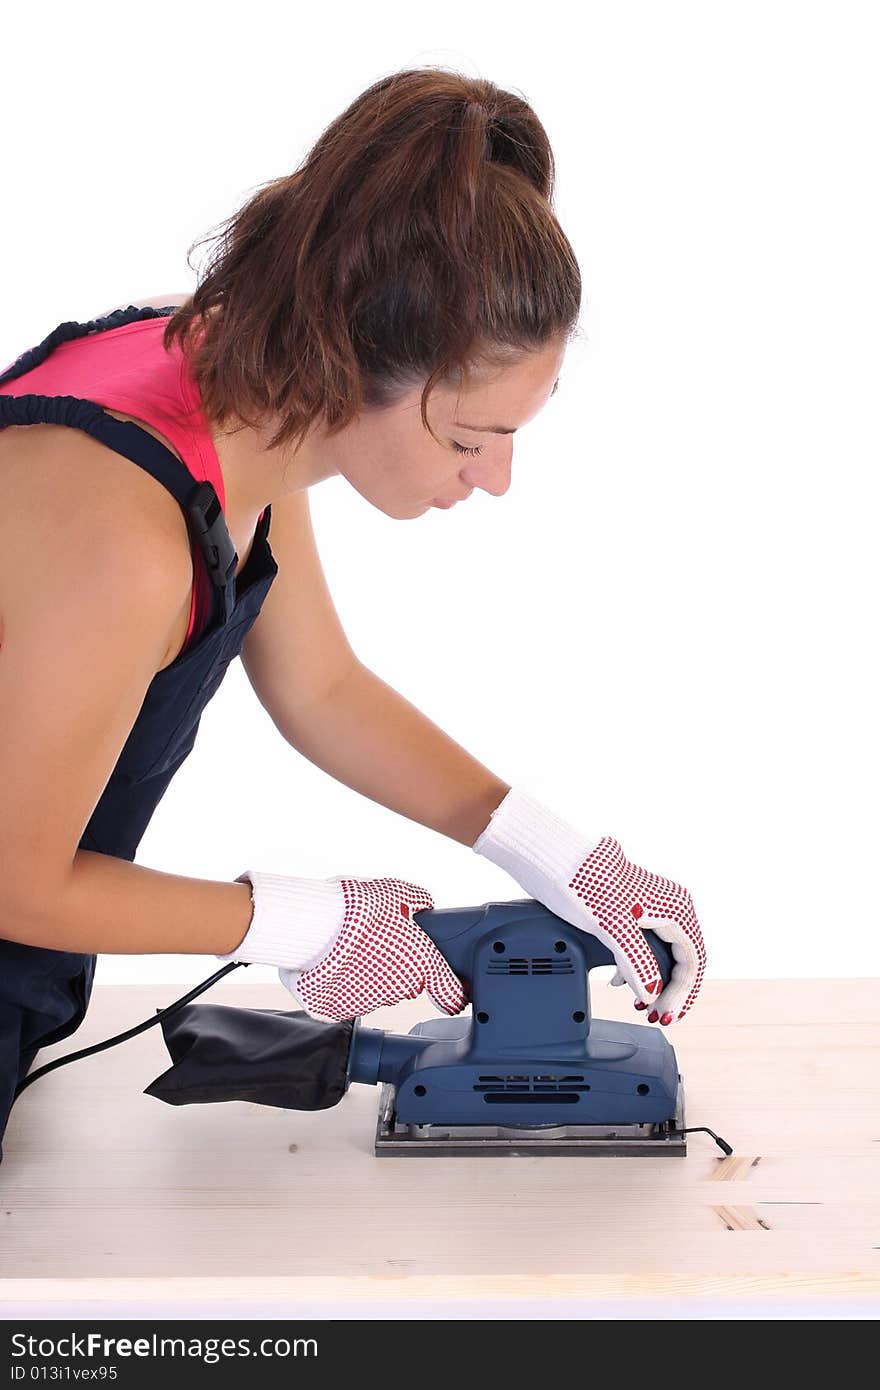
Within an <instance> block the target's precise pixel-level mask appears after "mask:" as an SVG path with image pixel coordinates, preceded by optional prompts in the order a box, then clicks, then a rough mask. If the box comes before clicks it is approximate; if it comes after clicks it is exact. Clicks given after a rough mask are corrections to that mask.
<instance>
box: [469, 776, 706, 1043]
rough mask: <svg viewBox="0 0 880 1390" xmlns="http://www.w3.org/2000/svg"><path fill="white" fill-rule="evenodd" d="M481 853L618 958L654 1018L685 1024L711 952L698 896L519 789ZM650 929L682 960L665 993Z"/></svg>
mask: <svg viewBox="0 0 880 1390" xmlns="http://www.w3.org/2000/svg"><path fill="white" fill-rule="evenodd" d="M473 849H474V850H475V852H476V853H477V854H481V855H483V857H484V858H486V859H489V860H491V861H492V863H494V864H497V865H498V866H499V867H500V868H502V869H506V870H507V872H508V873H509V874H511V875H512V877H513V878H515V879H516V881H517V883H519V884H521V885H522V887H523V888H525V889H526V891H527V892H528V893H530V894H531V896H532V897H533V898H535V899H537V901H538V902H542V903H543V904H544V906H545V907H548V908H549V909H550V911H551V912H555V913H556V915H557V917H561V918H562V919H563V921H566V922H570V923H571V925H572V926H575V927H580V928H581V930H582V931H586V932H589V933H590V934H591V935H593V936H595V937H597V938H598V939H599V940H600V941H601V942H602V943H603V945H605V946H607V947H608V949H609V950H610V951H611V952H612V954H613V956H614V959H615V961H616V963H617V973H616V975H615V977H614V979H613V980H612V981H611V983H612V984H615V985H617V984H623V983H626V984H628V985H629V986H630V987H631V989H632V990H633V993H634V994H635V995H636V1001H635V1007H636V1008H637V1009H646V1008H649V1007H650V1009H651V1012H650V1013H649V1014H648V1022H649V1023H656V1022H657V1021H658V1019H659V1021H660V1023H661V1024H663V1025H665V1026H668V1025H669V1024H671V1023H673V1022H675V1021H677V1020H678V1019H680V1018H684V1016H685V1014H686V1013H687V1011H688V1009H690V1007H691V1005H692V1004H693V1002H694V1000H695V999H696V997H697V994H698V993H699V990H700V986H701V985H702V982H703V972H704V970H705V965H706V949H705V946H704V944H703V936H702V932H701V931H700V924H699V922H698V921H697V917H696V913H695V911H694V905H693V902H692V900H691V895H690V893H688V891H687V889H685V888H682V886H681V885H680V884H678V883H674V882H673V881H672V880H671V879H668V878H661V877H660V876H659V875H658V874H653V873H649V872H648V871H647V870H646V869H642V868H640V867H639V866H638V864H633V863H632V862H631V861H630V860H629V859H627V857H626V855H625V854H624V852H623V850H622V848H621V846H620V844H619V843H618V842H617V840H615V839H614V838H613V837H612V836H610V835H605V836H603V838H602V839H600V840H587V839H586V838H585V837H584V836H583V835H581V834H580V833H579V832H578V831H576V830H574V829H573V828H572V827H571V826H570V825H566V823H565V822H564V821H562V820H560V819H559V817H558V816H555V815H553V813H552V812H551V811H548V810H547V808H546V807H544V806H542V805H541V803H540V802H538V801H536V800H535V798H534V797H532V796H530V795H529V794H528V793H527V792H525V791H523V790H521V789H520V788H518V787H512V788H511V789H510V791H509V792H508V793H507V795H506V797H505V798H504V800H503V801H502V802H501V805H500V806H499V807H498V808H497V809H496V810H495V811H494V812H493V814H492V818H491V819H490V821H489V824H488V825H487V826H486V828H485V830H484V831H483V833H482V834H481V835H480V836H479V838H478V839H477V841H476V842H475V844H474V845H473ZM646 930H650V931H652V932H655V933H656V934H657V936H659V937H660V938H661V939H662V940H663V941H667V942H668V943H669V946H670V948H671V951H672V955H673V958H674V961H675V964H674V965H673V968H672V974H671V976H670V979H669V981H668V983H667V984H666V986H665V988H664V987H663V982H662V979H661V975H660V967H659V965H658V964H657V960H656V957H655V956H654V953H653V951H652V950H651V948H650V946H649V944H648V941H647V938H646V937H645V935H644V932H645V931H646Z"/></svg>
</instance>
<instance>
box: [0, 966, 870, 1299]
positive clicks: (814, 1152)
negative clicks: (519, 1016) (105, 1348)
mask: <svg viewBox="0 0 880 1390" xmlns="http://www.w3.org/2000/svg"><path fill="white" fill-rule="evenodd" d="M206 973H207V972H206ZM237 973H241V974H243V973H244V972H236V973H235V974H233V976H232V977H231V978H230V980H229V981H224V982H223V983H222V984H221V985H219V986H216V987H215V988H213V989H212V990H210V991H209V992H208V993H207V994H205V995H204V996H203V1000H204V1002H208V1001H209V1000H211V1001H214V1002H220V1003H235V1004H241V1005H245V1006H259V1007H264V1008H287V1007H289V1006H290V998H289V995H287V994H286V992H285V991H284V990H283V989H282V987H281V986H280V985H274V984H271V983H254V984H248V983H247V982H246V981H245V980H243V979H242V980H241V981H239V980H238V979H237V978H236V974H237ZM878 985H880V982H878V981H876V980H831V981H821V980H783V981H754V980H743V981H714V982H713V981H709V982H708V983H707V984H706V985H705V987H704V992H703V996H702V998H701V1000H700V1002H699V1004H698V1006H697V1008H696V1009H695V1010H694V1012H693V1014H692V1015H691V1016H690V1017H689V1018H688V1019H687V1020H686V1021H685V1022H684V1023H682V1024H680V1025H678V1026H677V1027H673V1028H672V1029H671V1030H670V1033H669V1037H670V1040H671V1041H672V1042H673V1045H674V1046H675V1049H676V1053H677V1056H678V1061H679V1068H680V1070H681V1072H682V1074H683V1076H684V1081H685V1088H686V1097H687V1116H686V1122H687V1124H688V1125H699V1124H707V1125H709V1126H710V1127H711V1128H712V1129H714V1130H715V1131H716V1133H719V1134H721V1135H722V1136H723V1137H724V1138H725V1139H727V1140H728V1142H729V1143H731V1144H732V1145H733V1148H734V1151H735V1154H734V1157H733V1158H724V1156H723V1155H722V1154H721V1152H720V1150H719V1149H718V1148H717V1147H716V1146H715V1144H714V1142H713V1141H712V1140H711V1139H710V1138H709V1136H708V1135H704V1134H692V1135H690V1136H689V1140H688V1142H689V1153H688V1155H687V1157H686V1158H684V1159H673V1158H667V1159H642V1158H556V1157H537V1156H536V1157H526V1158H511V1157H491V1158H479V1159H470V1158H402V1159H391V1158H382V1159H377V1158H375V1157H374V1156H373V1152H372V1145H373V1137H374V1131H375V1123H376V1111H377V1104H378V1098H379V1091H378V1088H370V1087H366V1086H358V1085H355V1086H352V1087H351V1088H350V1090H349V1092H348V1094H347V1095H346V1096H345V1098H344V1099H343V1100H342V1102H341V1103H340V1104H339V1105H338V1106H336V1107H334V1108H333V1109H330V1110H325V1111H319V1112H315V1113H303V1112H299V1111H288V1110H278V1109H269V1108H266V1107H262V1106H256V1105H250V1104H246V1103H243V1102H232V1103H226V1104H219V1105H193V1106H186V1107H172V1106H166V1105H164V1104H162V1103H161V1102H159V1101H157V1100H154V1099H153V1098H152V1097H149V1096H144V1095H143V1094H142V1088H143V1087H144V1086H145V1085H147V1084H148V1083H149V1082H150V1081H151V1080H152V1079H153V1078H154V1077H155V1076H157V1075H158V1074H159V1073H160V1072H161V1071H163V1070H165V1068H166V1067H167V1066H168V1065H169V1059H168V1055H167V1052H166V1050H165V1047H164V1044H163V1041H162V1037H161V1030H160V1029H159V1028H158V1027H156V1028H153V1029H149V1030H148V1031H147V1032H146V1033H144V1034H142V1035H140V1036H139V1037H137V1038H135V1039H133V1040H132V1041H130V1042H127V1043H124V1044H122V1045H121V1046H119V1047H118V1048H114V1049H111V1050H110V1051H109V1052H105V1053H101V1054H99V1055H97V1056H95V1057H90V1058H87V1059H85V1060H84V1061H81V1062H75V1063H74V1064H73V1065H72V1066H71V1067H69V1068H67V1069H61V1070H59V1071H57V1072H54V1073H52V1074H51V1075H49V1076H47V1077H44V1078H41V1079H40V1080H39V1081H37V1082H35V1084H34V1086H33V1087H32V1088H31V1089H30V1090H28V1091H26V1092H25V1093H24V1094H23V1095H22V1097H21V1099H20V1101H19V1102H18V1104H17V1105H16V1107H15V1109H14V1111H13V1114H12V1117H11V1119H10V1123H9V1127H8V1129H7V1132H6V1139H5V1157H4V1162H3V1164H2V1165H0V1300H6V1301H7V1307H13V1306H16V1307H23V1306H24V1302H23V1301H27V1302H28V1303H29V1304H30V1305H35V1304H37V1303H39V1304H40V1305H41V1306H43V1307H45V1308H46V1314H45V1315H46V1316H51V1315H52V1313H51V1309H52V1308H53V1307H55V1308H56V1309H58V1308H60V1307H61V1305H62V1304H65V1303H69V1302H70V1301H71V1300H85V1301H92V1300H112V1299H120V1298H122V1299H125V1300H127V1301H128V1302H130V1303H131V1304H139V1303H143V1304H144V1305H146V1304H147V1303H149V1302H155V1301H156V1300H162V1303H163V1307H165V1308H168V1307H170V1306H173V1307H178V1306H179V1307H180V1309H181V1313H180V1314H179V1315H180V1316H186V1311H185V1310H186V1308H187V1307H189V1308H190V1309H195V1308H196V1306H198V1307H199V1308H200V1309H203V1308H204V1306H205V1304H206V1303H207V1304H210V1302H211V1301H212V1300H223V1299H232V1300H237V1308H239V1309H240V1308H244V1307H247V1306H249V1305H253V1306H257V1305H258V1304H265V1303H266V1302H267V1301H271V1300H275V1301H276V1303H277V1302H279V1301H280V1303H282V1304H283V1303H284V1301H286V1300H287V1301H291V1300H292V1301H293V1302H294V1303H295V1304H296V1306H297V1307H298V1308H302V1309H307V1308H308V1307H309V1306H310V1305H311V1304H312V1303H313V1302H315V1301H320V1302H322V1304H323V1305H325V1306H331V1307H332V1306H333V1304H334V1301H335V1302H337V1303H338V1305H339V1306H340V1307H342V1306H343V1305H344V1306H345V1307H346V1309H351V1308H358V1307H361V1308H363V1310H364V1311H363V1313H362V1314H361V1315H362V1316H375V1315H376V1309H378V1308H379V1307H380V1306H381V1305H382V1303H383V1302H387V1301H388V1300H389V1299H391V1300H393V1301H394V1302H395V1303H396V1304H397V1305H400V1304H401V1303H405V1304H411V1305H413V1307H414V1309H415V1307H417V1306H419V1305H420V1304H423V1303H424V1304H427V1302H429V1301H430V1300H432V1299H434V1300H436V1299H445V1300H447V1301H451V1304H452V1306H454V1305H455V1304H456V1303H459V1306H461V1307H462V1309H463V1310H464V1309H465V1307H466V1306H467V1305H468V1303H470V1304H471V1305H473V1303H474V1300H484V1301H485V1300H493V1301H496V1302H497V1301H499V1300H500V1301H501V1302H503V1301H504V1300H511V1301H519V1300H528V1301H529V1302H527V1303H523V1304H520V1305H519V1306H523V1307H528V1306H532V1307H533V1308H535V1309H536V1310H540V1309H541V1308H542V1307H543V1306H545V1305H547V1304H548V1302H552V1301H553V1300H557V1301H559V1300H568V1301H571V1300H575V1305H574V1306H577V1301H578V1300H582V1301H584V1302H583V1306H585V1307H586V1306H588V1304H589V1300H599V1299H603V1300H616V1299H624V1300H633V1299H639V1298H655V1297H665V1298H672V1297H674V1298H678V1299H681V1298H692V1299H695V1300H696V1301H698V1302H699V1300H705V1299H707V1298H712V1297H714V1298H734V1299H736V1298H742V1299H750V1300H755V1299H759V1300H767V1301H772V1300H773V1299H778V1298H781V1297H785V1298H798V1299H806V1300H809V1299H811V1298H812V1299H818V1298H826V1299H827V1298H837V1299H851V1300H853V1301H856V1300H866V1299H867V1300H874V1299H877V1298H878V1296H880V1219H878V1217H880V1181H878V1170H880V1105H878V1051H877V1044H878V1034H880V1025H878V1007H877V996H878ZM182 993H184V988H183V987H181V986H180V985H167V986H150V987H141V986H115V987H107V988H105V989H100V988H98V989H96V991H95V994H94V995H93V998H92V1004H91V1007H90V1010H89V1014H88V1017H87V1019H86V1021H85V1023H84V1024H83V1025H82V1027H81V1028H80V1029H79V1031H78V1033H76V1034H75V1035H74V1036H73V1037H72V1038H69V1039H67V1040H66V1041H65V1042H63V1043H61V1044H59V1045H58V1046H57V1047H55V1048H50V1049H47V1050H46V1051H44V1052H43V1053H41V1054H40V1056H39V1058H38V1060H37V1063H36V1065H41V1064H42V1063H43V1062H44V1061H48V1060H50V1059H51V1058H52V1057H53V1056H57V1055H60V1054H62V1053H65V1052H70V1051H74V1050H76V1049H78V1048H80V1047H84V1046H88V1045H89V1044H90V1043H92V1042H95V1041H98V1040H100V1039H102V1038H105V1037H108V1036H110V1035H111V1034H113V1033H116V1032H119V1031H122V1030H123V1029H124V1028H127V1027H130V1026H131V1025H132V1024H134V1023H137V1022H140V1020H142V1019H144V1018H146V1017H148V1016H149V1015H151V1014H152V1013H154V1012H155V1010H156V1008H160V1007H164V1006H165V1005H167V1004H169V1003H171V1002H172V1001H173V1000H174V999H175V998H176V997H178V996H179V995H180V994H182ZM631 1000H632V996H631V994H630V991H629V990H628V989H626V988H622V989H611V988H609V987H608V986H607V985H606V984H604V982H603V983H599V984H596V985H594V989H593V1010H594V1013H595V1014H596V1015H598V1016H600V1017H608V1018H620V1019H627V1020H632V1019H633V1017H634V1012H633V1010H632V1003H631ZM433 1012H434V1011H433V1006H432V1005H431V1004H430V1001H429V1000H427V997H426V996H423V997H422V999H420V1000H413V1001H408V1002H407V1003H405V1004H401V1005H397V1006H396V1007H395V1008H393V1009H383V1010H379V1011H377V1013H375V1014H374V1015H372V1016H371V1017H370V1018H369V1020H368V1022H369V1024H370V1025H371V1026H377V1027H385V1028H393V1029H394V1030H396V1031H400V1032H405V1031H407V1029H408V1028H409V1027H410V1026H411V1025H412V1024H413V1023H415V1022H416V1021H417V1020H418V1019H420V1018H425V1017H427V1016H430V1015H431V1014H432V1013H433ZM635 1017H636V1018H637V1016H635ZM291 1306H292V1304H291ZM512 1306H513V1305H512ZM877 1306H878V1308H880V1303H878V1305H877ZM411 1315H418V1314H417V1313H416V1312H415V1311H414V1312H413V1314H411ZM461 1315H462V1316H466V1315H467V1314H466V1312H464V1311H463V1312H462V1314H461ZM538 1315H543V1314H541V1313H540V1312H539V1313H538ZM347 1316H358V1314H357V1313H351V1312H348V1313H347Z"/></svg>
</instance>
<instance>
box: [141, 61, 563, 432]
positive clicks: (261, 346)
mask: <svg viewBox="0 0 880 1390" xmlns="http://www.w3.org/2000/svg"><path fill="white" fill-rule="evenodd" d="M554 179H555V169H554V163H553V154H552V151H551V149H550V144H549V141H548V139H547V134H546V132H545V130H544V127H543V126H542V125H541V122H540V121H539V120H538V118H537V116H536V115H535V113H534V111H533V110H532V109H531V107H530V106H529V105H528V104H527V103H526V102H525V101H524V100H522V99H521V98H520V97H518V96H515V95H513V94H512V93H510V92H506V91H502V90H501V89H500V88H499V87H497V86H495V84H494V83H492V82H489V81H487V80H486V79H483V78H469V77H466V76H463V75H461V74H459V73H454V72H447V71H444V70H442V69H438V68H433V67H429V68H418V69H412V70H406V71H400V72H396V73H394V74H393V75H391V76H390V77H385V78H382V79H381V80H380V81H378V82H375V83H374V84H373V85H372V86H371V87H368V88H367V90H366V91H365V92H363V93H362V94H361V95H360V96H359V97H357V98H356V100H355V101H353V102H352V104H351V105H350V106H349V107H348V108H347V110H345V111H343V113H342V114H341V115H340V116H338V117H337V118H336V120H334V121H333V122H332V123H331V124H330V125H329V126H328V127H327V129H326V130H325V131H324V133H323V134H322V135H321V136H320V138H319V139H318V141H317V142H316V143H315V145H314V146H313V148H312V149H311V151H310V152H309V154H308V155H307V157H306V159H305V160H304V161H303V163H302V164H301V166H300V167H299V168H298V169H297V170H296V171H295V172H294V173H292V174H287V175H284V176H282V177H281V178H277V179H274V180H272V181H271V182H269V183H268V184H266V185H263V186H262V187H261V188H260V190H259V191H258V192H257V193H256V195H255V196H253V197H252V198H251V199H250V200H249V201H248V202H247V203H245V205H244V206H243V207H242V208H240V209H239V211H238V212H236V213H235V214H233V216H232V217H231V218H229V219H227V220H226V222H225V223H222V224H221V227H222V228H224V229H225V230H223V231H222V233H221V235H220V239H219V244H218V246H217V247H215V250H214V253H213V254H212V256H211V258H210V263H209V268H208V270H207V273H206V274H205V275H204V277H203V278H202V280H201V282H200V283H199V285H198V288H197V289H196V290H195V292H194V293H193V295H192V296H191V297H190V299H188V300H187V301H186V302H185V303H184V304H183V305H181V306H180V308H178V309H177V310H176V312H175V313H174V314H172V315H171V317H170V319H169V322H168V324H167V325H166V328H165V331H164V338H163V341H164V343H165V346H166V347H170V346H171V344H172V343H173V342H174V341H175V340H178V341H179V342H180V344H181V347H182V348H183V350H184V351H185V352H186V353H187V355H188V357H189V359H190V365H191V370H192V372H193V375H194V377H195V380H196V383H197V386H198V388H199V391H200V393H201V398H202V405H203V408H204V410H205V413H206V415H207V417H208V418H209V420H211V421H214V422H216V423H218V424H219V425H223V423H224V422H225V421H227V420H228V419H229V417H230V416H237V417H238V418H239V419H241V420H243V421H244V422H245V423H246V424H249V425H254V424H256V423H257V422H258V420H257V419H255V418H254V417H255V416H256V417H258V418H259V417H261V416H263V415H264V413H265V414H268V415H271V416H278V417H280V421H281V423H280V426H279V428H278V429H277V431H276V432H275V434H274V435H273V436H272V439H271V440H270V444H269V447H272V448H274V447H276V446H279V445H281V444H285V443H287V442H288V441H289V440H291V439H293V438H295V437H296V438H299V439H300V440H301V439H303V438H304V437H305V435H306V433H307V432H308V430H309V428H310V427H311V425H312V422H313V421H316V420H318V419H322V421H323V423H324V425H325V427H326V429H327V430H328V432H329V433H331V434H333V433H336V432H337V431H338V430H340V429H342V428H343V427H344V426H345V425H347V424H348V423H349V422H350V421H351V420H352V419H354V418H355V416H356V415H357V414H358V413H359V412H360V410H361V409H362V408H364V407H371V406H373V407H376V406H378V407H381V406H387V405H390V404H392V403H393V402H394V401H395V400H396V399H397V398H398V397H399V396H400V395H401V394H402V393H404V392H405V391H407V390H410V389H411V388H412V386H413V385H414V384H416V383H417V382H419V381H422V380H423V379H424V378H425V376H426V375H427V378H428V379H427V381H426V382H425V386H424V390H423V392H422V398H421V415H422V423H423V425H424V426H425V428H426V429H429V430H430V426H429V424H428V419H427V413H426V404H427V399H428V395H429V393H430V391H431V389H432V387H433V386H434V385H435V384H436V383H437V382H439V381H441V380H444V381H446V380H459V381H460V380H461V379H462V378H467V377H469V375H470V372H471V370H472V369H477V368H488V369H489V370H492V369H493V368H496V367H502V366H503V365H504V364H505V363H509V362H511V361H512V360H515V359H516V358H518V357H520V356H522V354H523V353H528V352H533V351H538V350H541V349H543V348H545V347H547V346H551V345H552V344H553V343H554V342H555V341H557V340H559V341H561V340H562V339H563V338H568V337H571V336H572V334H573V333H574V332H575V329H576V323H577V317H578V313H579V309H580V298H581V279H580V272H579V270H578V265H577V261H576V260H575V256H574V253H573V251H572V249H571V246H570V245H569V242H568V240H567V239H566V237H565V235H564V233H563V231H562V229H561V227H560V226H559V223H558V222H557V220H556V217H555V216H554V213H553V211H552V206H551V204H552V199H553V189H554ZM206 239H209V238H203V240H206ZM199 244H201V243H200V242H196V243H193V245H199ZM192 249H193V248H192V247H190V251H192ZM187 259H188V263H189V258H187ZM215 311H216V312H215ZM431 433H433V431H431Z"/></svg>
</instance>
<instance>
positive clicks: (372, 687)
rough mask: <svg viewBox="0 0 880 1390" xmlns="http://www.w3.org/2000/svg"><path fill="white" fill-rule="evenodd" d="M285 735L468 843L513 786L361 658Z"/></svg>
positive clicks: (344, 776) (364, 790) (351, 780)
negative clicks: (382, 678) (380, 676)
mask: <svg viewBox="0 0 880 1390" xmlns="http://www.w3.org/2000/svg"><path fill="white" fill-rule="evenodd" d="M287 738H288V741H289V742H290V743H291V744H292V746H293V747H294V748H296V749H298V750H299V752H300V753H302V754H303V755H304V756H305V757H307V758H308V759H309V761H310V762H313V763H315V764H316V766H317V767H320V768H323V770H324V771H325V772H328V773H329V774H330V776H331V777H335V778H336V779H337V781H339V782H344V783H345V785H346V786H348V787H352V788H353V789H354V790H355V791H357V792H360V793H361V794H362V795H363V796H368V797H369V798H370V799H371V800H372V801H377V802H379V803H380V804H381V805H382V806H387V807H388V808H389V810H391V811H397V812H398V813H399V814H400V815H401V816H407V817H408V818H409V819H410V820H414V821H418V822H419V824H420V825H426V826H428V827H429V828H430V829H431V830H436V831H438V832H439V833H440V834H441V835H447V836H449V838H450V839H452V840H458V842H459V843H460V844H463V845H468V846H470V845H472V844H473V843H474V841H475V840H476V838H477V836H478V835H479V834H480V833H481V832H482V831H483V830H484V829H485V827H486V826H487V825H488V823H489V817H490V816H491V814H492V812H493V811H494V810H495V809H496V808H497V807H498V806H499V805H500V804H501V802H502V801H503V799H504V797H505V796H506V795H507V793H508V791H509V790H510V787H509V785H508V784H507V783H506V782H503V781H502V780H501V779H500V778H499V777H496V776H495V774H494V773H493V772H490V771H489V769H488V768H487V767H484V766H483V764H482V763H481V762H478V761H477V759H476V758H474V757H473V756H472V755H471V754H470V753H468V752H467V751H466V750H465V749H464V748H462V746H461V744H459V743H456V742H455V740H454V739H452V738H450V737H449V735H448V734H447V733H444V731H443V730H442V729H441V728H439V727H438V726H437V725H436V724H435V723H434V722H433V721H432V720H431V719H429V718H428V717H427V715H425V714H422V712H421V710H419V709H417V708H416V707H415V705H413V704H411V703H410V702H409V700H406V699H404V697H403V696H402V695H400V694H399V693H398V692H397V691H396V690H394V689H392V687H391V686H390V685H387V684H386V683H385V681H383V680H381V679H380V678H379V677H378V676H377V675H375V674H374V672H372V671H370V670H369V669H368V668H367V667H366V666H363V665H362V664H361V663H360V662H358V663H357V664H356V665H355V666H354V667H352V668H351V669H350V670H349V672H348V674H347V675H345V676H344V677H343V678H342V679H341V680H340V681H339V682H338V683H337V684H336V685H335V686H333V687H332V688H331V689H330V690H328V691H325V692H324V693H323V694H322V695H320V696H319V697H317V698H316V699H314V700H313V701H311V703H309V704H305V705H302V706H300V708H299V710H298V711H297V712H296V713H295V715H293V716H292V717H291V718H290V719H289V720H288V724H287Z"/></svg>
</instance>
